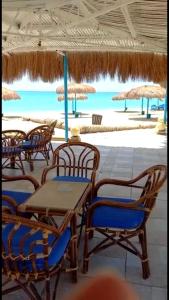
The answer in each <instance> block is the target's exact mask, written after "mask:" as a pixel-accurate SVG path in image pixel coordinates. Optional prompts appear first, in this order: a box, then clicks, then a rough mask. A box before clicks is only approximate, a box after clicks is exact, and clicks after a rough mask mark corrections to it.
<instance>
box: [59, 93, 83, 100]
mask: <svg viewBox="0 0 169 300" xmlns="http://www.w3.org/2000/svg"><path fill="white" fill-rule="evenodd" d="M87 98H88V97H87V95H84V94H76V100H86V99H87ZM63 100H65V96H64V95H59V96H58V101H63ZM68 100H70V101H71V100H75V94H68Z"/></svg>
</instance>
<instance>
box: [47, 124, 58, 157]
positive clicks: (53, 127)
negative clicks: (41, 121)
mask: <svg viewBox="0 0 169 300" xmlns="http://www.w3.org/2000/svg"><path fill="white" fill-rule="evenodd" d="M56 124H57V121H53V122H52V123H50V124H49V130H50V132H51V140H52V135H53V134H54V132H55V126H56ZM51 140H50V141H49V143H48V158H50V156H49V153H50V151H52V154H53V146H52V142H51Z"/></svg>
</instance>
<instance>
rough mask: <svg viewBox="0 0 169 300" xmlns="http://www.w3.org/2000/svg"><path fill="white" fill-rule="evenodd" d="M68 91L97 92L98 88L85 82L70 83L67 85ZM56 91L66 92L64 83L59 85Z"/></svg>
mask: <svg viewBox="0 0 169 300" xmlns="http://www.w3.org/2000/svg"><path fill="white" fill-rule="evenodd" d="M67 91H68V93H74V94H77V93H95V92H96V89H95V88H94V87H92V86H91V85H88V84H83V83H70V84H68V87H67ZM56 92H57V93H58V94H63V93H64V85H62V86H59V87H57V89H56Z"/></svg>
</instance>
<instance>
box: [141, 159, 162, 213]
mask: <svg viewBox="0 0 169 300" xmlns="http://www.w3.org/2000/svg"><path fill="white" fill-rule="evenodd" d="M166 178H167V167H166V166H165V165H154V166H152V167H150V168H148V169H147V170H145V171H143V172H142V173H141V174H140V175H139V176H138V177H137V179H138V181H139V180H144V187H143V190H142V193H141V196H140V200H141V202H142V204H144V207H145V208H148V209H149V210H150V211H151V210H152V208H153V206H154V204H155V200H156V198H157V196H158V193H159V191H160V189H161V187H162V186H163V184H164V182H165V181H166Z"/></svg>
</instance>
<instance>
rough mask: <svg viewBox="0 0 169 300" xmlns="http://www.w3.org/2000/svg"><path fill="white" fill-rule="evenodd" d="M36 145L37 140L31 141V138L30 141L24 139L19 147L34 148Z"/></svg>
mask: <svg viewBox="0 0 169 300" xmlns="http://www.w3.org/2000/svg"><path fill="white" fill-rule="evenodd" d="M36 147H37V142H36V141H35V142H34V141H33V140H31V141H24V142H23V143H22V145H21V148H22V149H24V150H25V149H31V148H36Z"/></svg>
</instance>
